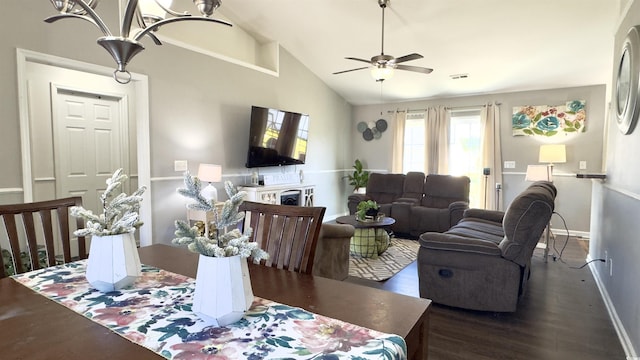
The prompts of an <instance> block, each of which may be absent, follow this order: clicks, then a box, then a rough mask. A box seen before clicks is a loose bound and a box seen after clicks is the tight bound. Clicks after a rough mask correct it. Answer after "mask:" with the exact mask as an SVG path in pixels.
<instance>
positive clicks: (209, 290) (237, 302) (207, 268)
mask: <svg viewBox="0 0 640 360" xmlns="http://www.w3.org/2000/svg"><path fill="white" fill-rule="evenodd" d="M252 303H253V290H252V288H251V279H250V277H249V267H248V265H247V259H246V258H243V257H240V256H229V257H213V256H205V255H200V258H199V260H198V273H197V275H196V288H195V292H194V295H193V305H192V311H193V312H194V313H196V314H197V315H198V317H200V318H201V319H202V320H204V321H205V322H207V323H208V324H211V325H214V326H225V325H229V324H232V323H234V322H236V321H238V320H240V319H241V318H242V316H243V315H244V314H245V312H246V311H247V310H249V308H250V307H251V304H252Z"/></svg>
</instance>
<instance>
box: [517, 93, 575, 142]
mask: <svg viewBox="0 0 640 360" xmlns="http://www.w3.org/2000/svg"><path fill="white" fill-rule="evenodd" d="M585 103H586V102H585V101H584V100H572V101H567V103H566V104H565V105H557V106H548V105H541V106H531V105H527V106H516V107H514V108H513V116H512V118H511V124H512V126H511V127H512V129H513V136H521V135H526V136H547V137H551V136H569V135H572V134H578V133H582V132H585V131H586V126H585V123H586V120H587V113H586V109H585Z"/></svg>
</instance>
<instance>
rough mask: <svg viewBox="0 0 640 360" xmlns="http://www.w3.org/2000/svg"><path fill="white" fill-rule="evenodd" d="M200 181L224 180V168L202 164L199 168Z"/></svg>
mask: <svg viewBox="0 0 640 360" xmlns="http://www.w3.org/2000/svg"><path fill="white" fill-rule="evenodd" d="M198 179H200V181H208V182H210V183H212V182H220V181H221V180H222V166H220V165H215V164H200V166H199V167H198Z"/></svg>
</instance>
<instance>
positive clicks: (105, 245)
mask: <svg viewBox="0 0 640 360" xmlns="http://www.w3.org/2000/svg"><path fill="white" fill-rule="evenodd" d="M125 180H127V175H125V174H124V173H123V172H122V169H118V170H116V171H115V172H114V173H113V175H112V176H111V177H110V178H109V179H107V180H106V183H107V188H106V189H105V191H104V192H103V193H102V195H100V203H101V204H102V213H101V214H94V213H93V212H92V211H91V210H87V209H85V208H84V207H82V206H74V207H72V208H71V209H70V212H71V215H72V216H75V217H80V218H82V219H84V220H85V228H84V229H77V230H76V231H74V234H75V235H76V236H91V246H90V249H89V259H88V260H87V271H86V276H87V281H88V282H89V283H90V284H91V285H92V286H93V287H94V288H96V289H98V290H100V291H103V292H109V291H114V290H118V289H121V288H123V287H126V286H128V285H131V284H133V283H134V282H135V280H136V279H137V278H138V277H139V276H140V270H141V264H140V258H139V257H138V248H137V244H136V240H135V238H134V236H133V233H134V232H135V231H136V229H137V228H139V227H140V226H142V222H141V221H140V215H139V214H138V211H139V210H140V202H141V201H142V194H143V193H144V192H145V190H146V187H144V186H142V187H140V188H139V189H138V190H136V191H135V192H134V193H133V194H131V195H127V194H125V193H123V192H121V193H119V194H118V195H115V194H116V192H117V191H119V190H120V188H121V185H122V183H123V182H124V181H125Z"/></svg>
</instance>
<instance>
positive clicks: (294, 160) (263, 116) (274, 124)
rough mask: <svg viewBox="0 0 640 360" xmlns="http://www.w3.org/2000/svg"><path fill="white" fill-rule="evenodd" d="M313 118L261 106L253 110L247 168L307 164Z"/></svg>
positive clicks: (253, 107)
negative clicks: (310, 126)
mask: <svg viewBox="0 0 640 360" xmlns="http://www.w3.org/2000/svg"><path fill="white" fill-rule="evenodd" d="M308 138H309V115H306V114H300V113H295V112H291V111H283V110H278V109H272V108H264V107H259V106H252V107H251V125H250V128H249V150H248V152H247V162H246V164H245V165H246V167H248V168H253V167H266V166H282V165H297V164H304V163H305V159H306V156H307V140H308Z"/></svg>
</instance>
